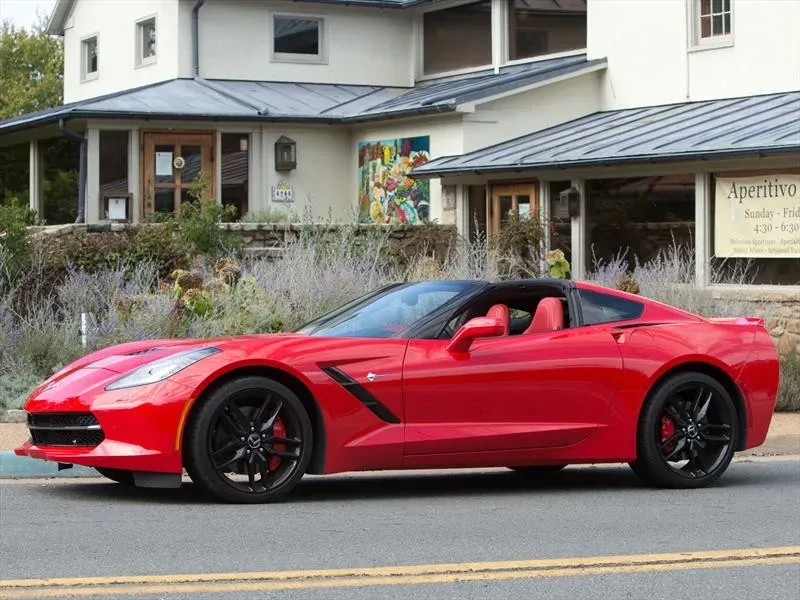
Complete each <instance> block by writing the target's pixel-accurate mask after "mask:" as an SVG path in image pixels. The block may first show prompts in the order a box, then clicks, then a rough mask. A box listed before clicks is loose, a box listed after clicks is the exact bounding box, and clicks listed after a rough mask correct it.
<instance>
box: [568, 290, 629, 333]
mask: <svg viewBox="0 0 800 600" xmlns="http://www.w3.org/2000/svg"><path fill="white" fill-rule="evenodd" d="M578 293H579V295H580V299H581V308H582V309H583V324H584V325H601V324H603V323H614V322H617V321H632V320H633V319H638V318H639V317H641V316H642V312H644V304H642V303H640V302H635V301H633V300H628V299H626V298H617V297H616V296H611V295H609V294H601V293H600V292H593V291H589V290H579V292H578Z"/></svg>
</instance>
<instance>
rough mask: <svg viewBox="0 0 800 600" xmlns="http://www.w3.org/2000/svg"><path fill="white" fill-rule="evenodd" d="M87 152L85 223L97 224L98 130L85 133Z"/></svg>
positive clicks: (98, 201) (98, 186)
mask: <svg viewBox="0 0 800 600" xmlns="http://www.w3.org/2000/svg"><path fill="white" fill-rule="evenodd" d="M86 136H87V140H88V152H87V156H86V223H97V222H98V221H99V220H100V218H101V214H100V130H99V129H97V128H96V127H90V128H89V129H88V130H87V131H86Z"/></svg>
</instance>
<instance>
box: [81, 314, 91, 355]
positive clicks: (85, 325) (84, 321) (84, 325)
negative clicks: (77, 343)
mask: <svg viewBox="0 0 800 600" xmlns="http://www.w3.org/2000/svg"><path fill="white" fill-rule="evenodd" d="M88 329H89V315H87V314H86V313H85V312H82V313H81V346H82V347H83V348H86V345H87V337H88V336H87V330H88Z"/></svg>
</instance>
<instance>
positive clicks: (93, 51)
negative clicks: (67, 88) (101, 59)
mask: <svg viewBox="0 0 800 600" xmlns="http://www.w3.org/2000/svg"><path fill="white" fill-rule="evenodd" d="M97 71H98V64H97V36H92V37H90V38H86V39H85V40H83V41H82V42H81V79H93V78H95V77H97Z"/></svg>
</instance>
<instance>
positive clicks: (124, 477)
mask: <svg viewBox="0 0 800 600" xmlns="http://www.w3.org/2000/svg"><path fill="white" fill-rule="evenodd" d="M95 470H96V471H97V472H99V473H100V475H102V476H103V477H107V478H108V479H110V480H111V481H116V482H117V483H120V484H122V485H129V486H134V485H135V483H134V481H133V473H132V472H131V471H126V470H125V469H106V468H100V467H95Z"/></svg>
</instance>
